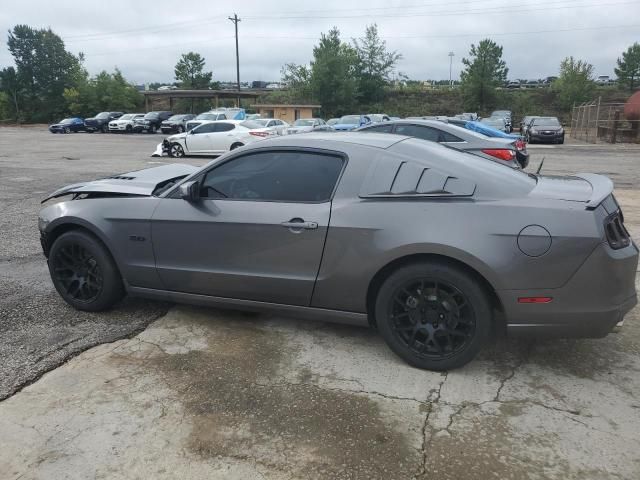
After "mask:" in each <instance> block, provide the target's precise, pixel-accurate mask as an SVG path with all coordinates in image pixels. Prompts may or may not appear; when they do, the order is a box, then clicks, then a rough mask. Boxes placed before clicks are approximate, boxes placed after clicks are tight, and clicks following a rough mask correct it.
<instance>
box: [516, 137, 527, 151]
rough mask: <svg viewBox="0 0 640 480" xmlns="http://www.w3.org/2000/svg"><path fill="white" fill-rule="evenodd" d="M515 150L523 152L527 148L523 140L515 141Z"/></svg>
mask: <svg viewBox="0 0 640 480" xmlns="http://www.w3.org/2000/svg"><path fill="white" fill-rule="evenodd" d="M514 145H515V147H516V150H524V149H525V148H526V147H527V144H526V143H525V142H524V141H523V140H520V139H518V140H516V141H515V143H514Z"/></svg>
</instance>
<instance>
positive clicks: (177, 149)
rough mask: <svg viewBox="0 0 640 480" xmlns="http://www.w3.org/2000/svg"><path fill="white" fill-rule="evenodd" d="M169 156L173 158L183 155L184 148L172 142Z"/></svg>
mask: <svg viewBox="0 0 640 480" xmlns="http://www.w3.org/2000/svg"><path fill="white" fill-rule="evenodd" d="M169 156H170V157H173V158H181V157H184V148H182V145H180V144H179V143H172V144H171V146H170V147H169Z"/></svg>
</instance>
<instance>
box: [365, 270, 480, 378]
mask: <svg viewBox="0 0 640 480" xmlns="http://www.w3.org/2000/svg"><path fill="white" fill-rule="evenodd" d="M375 320H376V323H377V326H378V329H379V331H380V333H381V334H382V337H383V338H384V339H385V341H386V342H387V345H389V347H390V348H391V350H393V351H394V352H395V353H396V354H397V355H398V356H399V357H401V358H402V359H404V360H405V361H406V362H407V363H409V364H410V365H413V366H414V367H418V368H424V369H428V370H450V369H453V368H458V367H461V366H463V365H465V364H466V363H468V362H469V361H471V360H472V359H473V358H474V357H475V356H476V354H477V353H478V352H479V351H480V349H481V348H482V346H483V345H484V343H485V341H486V340H487V338H488V336H489V332H490V329H491V306H490V304H489V301H488V300H487V295H486V294H485V292H484V290H483V288H482V287H481V286H480V285H479V284H478V283H477V281H476V280H475V279H474V278H473V277H472V276H471V275H469V273H467V272H466V271H465V270H463V269H461V268H459V267H456V266H455V265H451V264H449V263H446V262H435V261H434V262H421V263H417V264H413V265H408V266H406V267H402V268H399V269H398V270H396V271H395V272H394V273H392V274H391V275H390V276H389V277H388V278H387V279H386V280H385V282H384V283H383V284H382V286H381V287H380V290H379V292H378V296H377V298H376V303H375Z"/></svg>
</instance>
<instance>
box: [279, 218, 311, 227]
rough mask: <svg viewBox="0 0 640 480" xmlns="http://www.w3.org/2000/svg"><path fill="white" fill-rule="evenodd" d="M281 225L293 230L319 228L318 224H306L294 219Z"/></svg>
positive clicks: (299, 219)
mask: <svg viewBox="0 0 640 480" xmlns="http://www.w3.org/2000/svg"><path fill="white" fill-rule="evenodd" d="M280 225H281V226H283V227H285V228H289V229H291V230H303V229H304V230H315V229H316V228H318V222H305V221H304V220H302V219H301V218H292V219H291V220H289V221H288V222H282V223H281V224H280Z"/></svg>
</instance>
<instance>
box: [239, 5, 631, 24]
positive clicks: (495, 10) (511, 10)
mask: <svg viewBox="0 0 640 480" xmlns="http://www.w3.org/2000/svg"><path fill="white" fill-rule="evenodd" d="M576 1H583V0H565V1H563V2H551V3H549V4H545V5H547V6H543V7H536V8H526V7H527V6H528V4H524V5H510V6H509V7H490V8H486V9H475V10H455V11H444V10H443V11H436V12H429V13H416V12H412V13H398V14H391V13H389V14H375V13H365V14H357V15H325V16H323V15H314V16H302V15H282V16H260V15H255V16H246V17H245V18H247V19H250V20H263V21H264V20H267V21H268V20H318V19H332V20H334V19H341V20H346V19H359V18H376V17H384V18H385V19H387V18H406V17H446V16H460V15H495V14H504V13H508V14H509V15H514V14H520V13H527V12H536V11H548V10H562V9H567V8H576V9H578V8H580V9H582V8H596V7H606V6H613V5H628V4H632V3H638V0H630V1H623V2H613V3H597V4H582V5H559V6H555V7H552V6H548V5H553V4H557V3H563V4H566V3H567V2H572V3H573V2H576ZM538 5H540V4H538ZM520 7H523V8H520Z"/></svg>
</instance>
